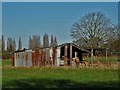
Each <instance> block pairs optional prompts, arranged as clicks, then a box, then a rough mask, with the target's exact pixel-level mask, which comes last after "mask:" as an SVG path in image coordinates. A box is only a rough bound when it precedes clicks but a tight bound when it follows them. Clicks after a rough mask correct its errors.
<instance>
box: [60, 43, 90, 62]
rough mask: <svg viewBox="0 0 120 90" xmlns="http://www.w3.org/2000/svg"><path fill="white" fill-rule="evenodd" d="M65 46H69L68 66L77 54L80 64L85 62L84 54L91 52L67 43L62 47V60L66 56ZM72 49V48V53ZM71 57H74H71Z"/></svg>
mask: <svg viewBox="0 0 120 90" xmlns="http://www.w3.org/2000/svg"><path fill="white" fill-rule="evenodd" d="M65 46H67V58H68V64H70V62H69V61H70V59H71V58H74V57H75V52H77V57H78V58H79V60H80V62H81V61H83V55H82V54H83V53H88V52H89V51H87V50H83V49H80V48H79V47H78V46H77V45H74V44H72V43H66V44H62V45H60V47H61V52H60V58H61V59H62V60H63V59H64V55H65ZM70 47H72V49H71V51H70ZM70 55H71V56H72V57H70Z"/></svg>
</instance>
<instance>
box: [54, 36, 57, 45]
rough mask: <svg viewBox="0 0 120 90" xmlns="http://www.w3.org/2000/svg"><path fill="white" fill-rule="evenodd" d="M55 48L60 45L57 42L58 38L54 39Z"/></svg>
mask: <svg viewBox="0 0 120 90" xmlns="http://www.w3.org/2000/svg"><path fill="white" fill-rule="evenodd" d="M53 43H54V46H57V45H58V42H57V38H56V36H55V37H54V42H53Z"/></svg>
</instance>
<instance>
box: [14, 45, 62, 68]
mask: <svg viewBox="0 0 120 90" xmlns="http://www.w3.org/2000/svg"><path fill="white" fill-rule="evenodd" d="M12 64H13V65H14V66H15V67H22V66H24V67H31V66H46V65H56V66H59V65H60V48H58V47H57V48H53V47H52V48H44V49H39V50H35V51H32V50H25V51H22V52H15V53H14V54H13V56H12Z"/></svg>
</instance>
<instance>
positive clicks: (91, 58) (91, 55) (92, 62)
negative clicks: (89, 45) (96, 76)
mask: <svg viewBox="0 0 120 90" xmlns="http://www.w3.org/2000/svg"><path fill="white" fill-rule="evenodd" d="M90 63H93V49H91V62H90Z"/></svg>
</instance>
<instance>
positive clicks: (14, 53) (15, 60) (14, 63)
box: [14, 53, 16, 67]
mask: <svg viewBox="0 0 120 90" xmlns="http://www.w3.org/2000/svg"><path fill="white" fill-rule="evenodd" d="M14 66H15V67H16V53H14Z"/></svg>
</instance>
